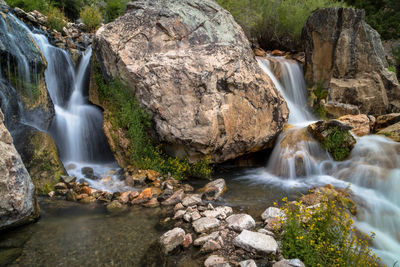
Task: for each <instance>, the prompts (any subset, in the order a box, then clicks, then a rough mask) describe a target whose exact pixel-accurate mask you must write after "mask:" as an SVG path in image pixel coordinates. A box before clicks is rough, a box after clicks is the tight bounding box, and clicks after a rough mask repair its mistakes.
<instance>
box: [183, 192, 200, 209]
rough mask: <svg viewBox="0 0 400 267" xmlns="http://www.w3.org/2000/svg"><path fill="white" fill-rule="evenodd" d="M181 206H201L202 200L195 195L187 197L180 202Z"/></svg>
mask: <svg viewBox="0 0 400 267" xmlns="http://www.w3.org/2000/svg"><path fill="white" fill-rule="evenodd" d="M182 204H183V206H185V207H189V206H193V205H198V204H202V200H201V198H200V195H197V194H194V195H188V196H186V197H185V198H184V199H183V200H182Z"/></svg>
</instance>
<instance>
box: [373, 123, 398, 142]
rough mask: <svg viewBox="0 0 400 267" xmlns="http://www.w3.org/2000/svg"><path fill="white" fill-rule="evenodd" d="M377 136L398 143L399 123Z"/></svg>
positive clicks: (383, 130) (381, 131)
mask: <svg viewBox="0 0 400 267" xmlns="http://www.w3.org/2000/svg"><path fill="white" fill-rule="evenodd" d="M377 134H380V135H384V136H387V137H389V138H390V139H392V140H393V141H396V142H400V122H398V123H395V124H393V125H390V126H389V127H386V128H384V129H382V130H380V131H379V132H378V133H377Z"/></svg>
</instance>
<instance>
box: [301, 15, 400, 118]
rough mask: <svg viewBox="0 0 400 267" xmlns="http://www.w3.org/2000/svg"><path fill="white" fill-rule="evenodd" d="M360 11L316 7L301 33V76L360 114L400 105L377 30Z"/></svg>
mask: <svg viewBox="0 0 400 267" xmlns="http://www.w3.org/2000/svg"><path fill="white" fill-rule="evenodd" d="M364 17H365V14H364V11H363V10H356V9H351V8H326V9H318V10H316V11H315V12H313V13H312V14H311V16H310V17H309V18H308V20H307V22H306V24H305V26H304V28H303V34H302V40H303V43H304V49H305V53H306V79H307V80H309V81H310V82H312V83H314V84H315V86H320V85H322V87H323V88H324V89H326V90H328V101H332V102H338V103H345V104H352V105H355V106H357V107H358V108H359V110H360V112H361V113H364V114H370V115H380V114H384V113H387V112H394V111H398V110H400V85H399V83H398V81H397V78H396V75H395V74H394V73H393V72H391V71H389V70H388V69H387V68H388V64H387V61H386V59H385V53H384V49H383V46H382V43H381V40H380V36H379V34H378V33H377V32H376V31H375V30H374V29H372V28H371V27H370V26H369V25H368V24H367V23H366V22H365V20H364Z"/></svg>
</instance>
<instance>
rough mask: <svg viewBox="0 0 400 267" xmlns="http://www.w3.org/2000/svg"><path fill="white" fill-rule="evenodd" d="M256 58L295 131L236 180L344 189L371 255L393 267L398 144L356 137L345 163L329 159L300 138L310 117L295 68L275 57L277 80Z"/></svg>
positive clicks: (398, 212) (399, 203)
mask: <svg viewBox="0 0 400 267" xmlns="http://www.w3.org/2000/svg"><path fill="white" fill-rule="evenodd" d="M257 60H258V62H259V64H260V67H261V68H262V69H263V70H264V71H265V72H266V73H267V74H268V75H269V76H270V78H271V79H272V81H273V82H274V84H275V85H276V87H277V88H278V90H279V91H280V92H281V93H282V95H283V97H284V98H285V99H286V101H287V103H288V107H289V110H290V116H289V123H290V124H292V125H295V126H296V127H295V128H292V129H290V130H287V131H286V132H285V133H283V134H281V136H280V137H279V140H278V142H277V145H276V146H275V148H274V150H273V152H272V155H271V158H270V160H269V162H268V165H267V167H266V168H261V169H256V170H251V171H248V172H247V174H246V175H244V176H243V177H241V178H240V179H245V180H250V181H251V182H252V183H259V184H268V185H272V186H278V187H281V188H284V189H296V188H297V189H299V190H304V189H309V188H312V187H315V186H324V185H326V184H332V185H334V186H336V187H341V188H344V187H350V189H351V190H352V191H353V193H354V196H355V199H356V201H357V203H358V215H357V218H356V223H355V224H356V227H358V228H359V229H360V230H362V231H363V232H365V233H366V234H370V233H371V232H374V233H375V234H376V236H375V239H374V241H373V246H374V248H375V252H376V253H377V255H378V256H379V257H381V259H382V261H383V262H384V263H385V264H386V265H388V266H393V264H394V262H395V261H400V194H399V193H398V192H397V190H398V189H400V144H399V143H396V142H393V141H391V140H390V139H388V138H386V137H382V136H377V135H368V136H364V137H361V138H357V144H356V145H355V147H354V149H353V150H352V152H351V155H350V157H349V159H347V160H345V161H343V162H336V161H334V160H333V159H332V158H331V157H330V155H329V154H328V153H327V152H326V151H325V150H324V149H322V148H321V146H320V145H319V144H318V143H317V142H315V141H314V140H311V139H309V138H307V137H306V135H305V134H304V126H306V125H308V124H310V123H311V121H312V120H314V118H313V117H312V116H311V115H310V112H309V111H308V110H307V105H306V98H305V92H306V91H305V85H304V78H303V75H299V69H300V70H301V67H299V66H295V63H293V62H290V61H286V60H285V59H282V58H279V59H278V62H279V64H281V66H280V67H281V69H282V71H283V74H282V79H281V81H278V79H277V78H276V77H275V75H274V74H273V72H272V71H271V69H270V64H269V62H268V59H262V58H258V59H257ZM303 96H304V97H303Z"/></svg>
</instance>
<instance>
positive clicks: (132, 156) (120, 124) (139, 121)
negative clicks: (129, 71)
mask: <svg viewBox="0 0 400 267" xmlns="http://www.w3.org/2000/svg"><path fill="white" fill-rule="evenodd" d="M95 80H96V84H97V86H98V90H99V97H100V101H101V102H102V104H103V105H104V106H106V107H107V110H108V112H107V113H106V114H105V116H107V117H106V119H107V120H108V121H110V122H111V124H112V126H113V129H114V130H115V131H117V130H118V129H123V131H124V133H125V135H126V137H127V138H128V140H129V145H128V151H125V152H126V153H125V155H129V159H128V160H129V165H132V166H135V167H136V168H139V169H153V170H156V171H158V172H160V173H163V174H167V173H171V174H172V175H173V176H174V177H175V178H178V179H180V178H185V177H189V176H195V177H203V178H207V177H209V176H210V175H211V172H212V168H211V166H210V165H209V164H208V159H205V160H203V161H200V162H198V163H195V164H190V163H189V162H188V161H187V160H186V159H180V158H177V157H169V156H167V155H165V154H164V153H163V152H162V149H161V147H155V146H154V145H153V143H152V141H151V139H150V138H149V135H148V130H149V129H151V127H152V122H151V117H150V115H149V114H148V113H147V112H146V111H145V110H144V109H142V108H141V107H140V105H139V102H138V101H137V100H136V98H135V96H134V94H133V93H132V90H130V88H129V87H127V86H126V85H124V84H123V83H122V82H120V81H118V80H110V81H109V82H107V83H106V82H105V81H104V79H103V77H102V75H101V73H100V70H99V66H95ZM115 141H117V140H115Z"/></svg>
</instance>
